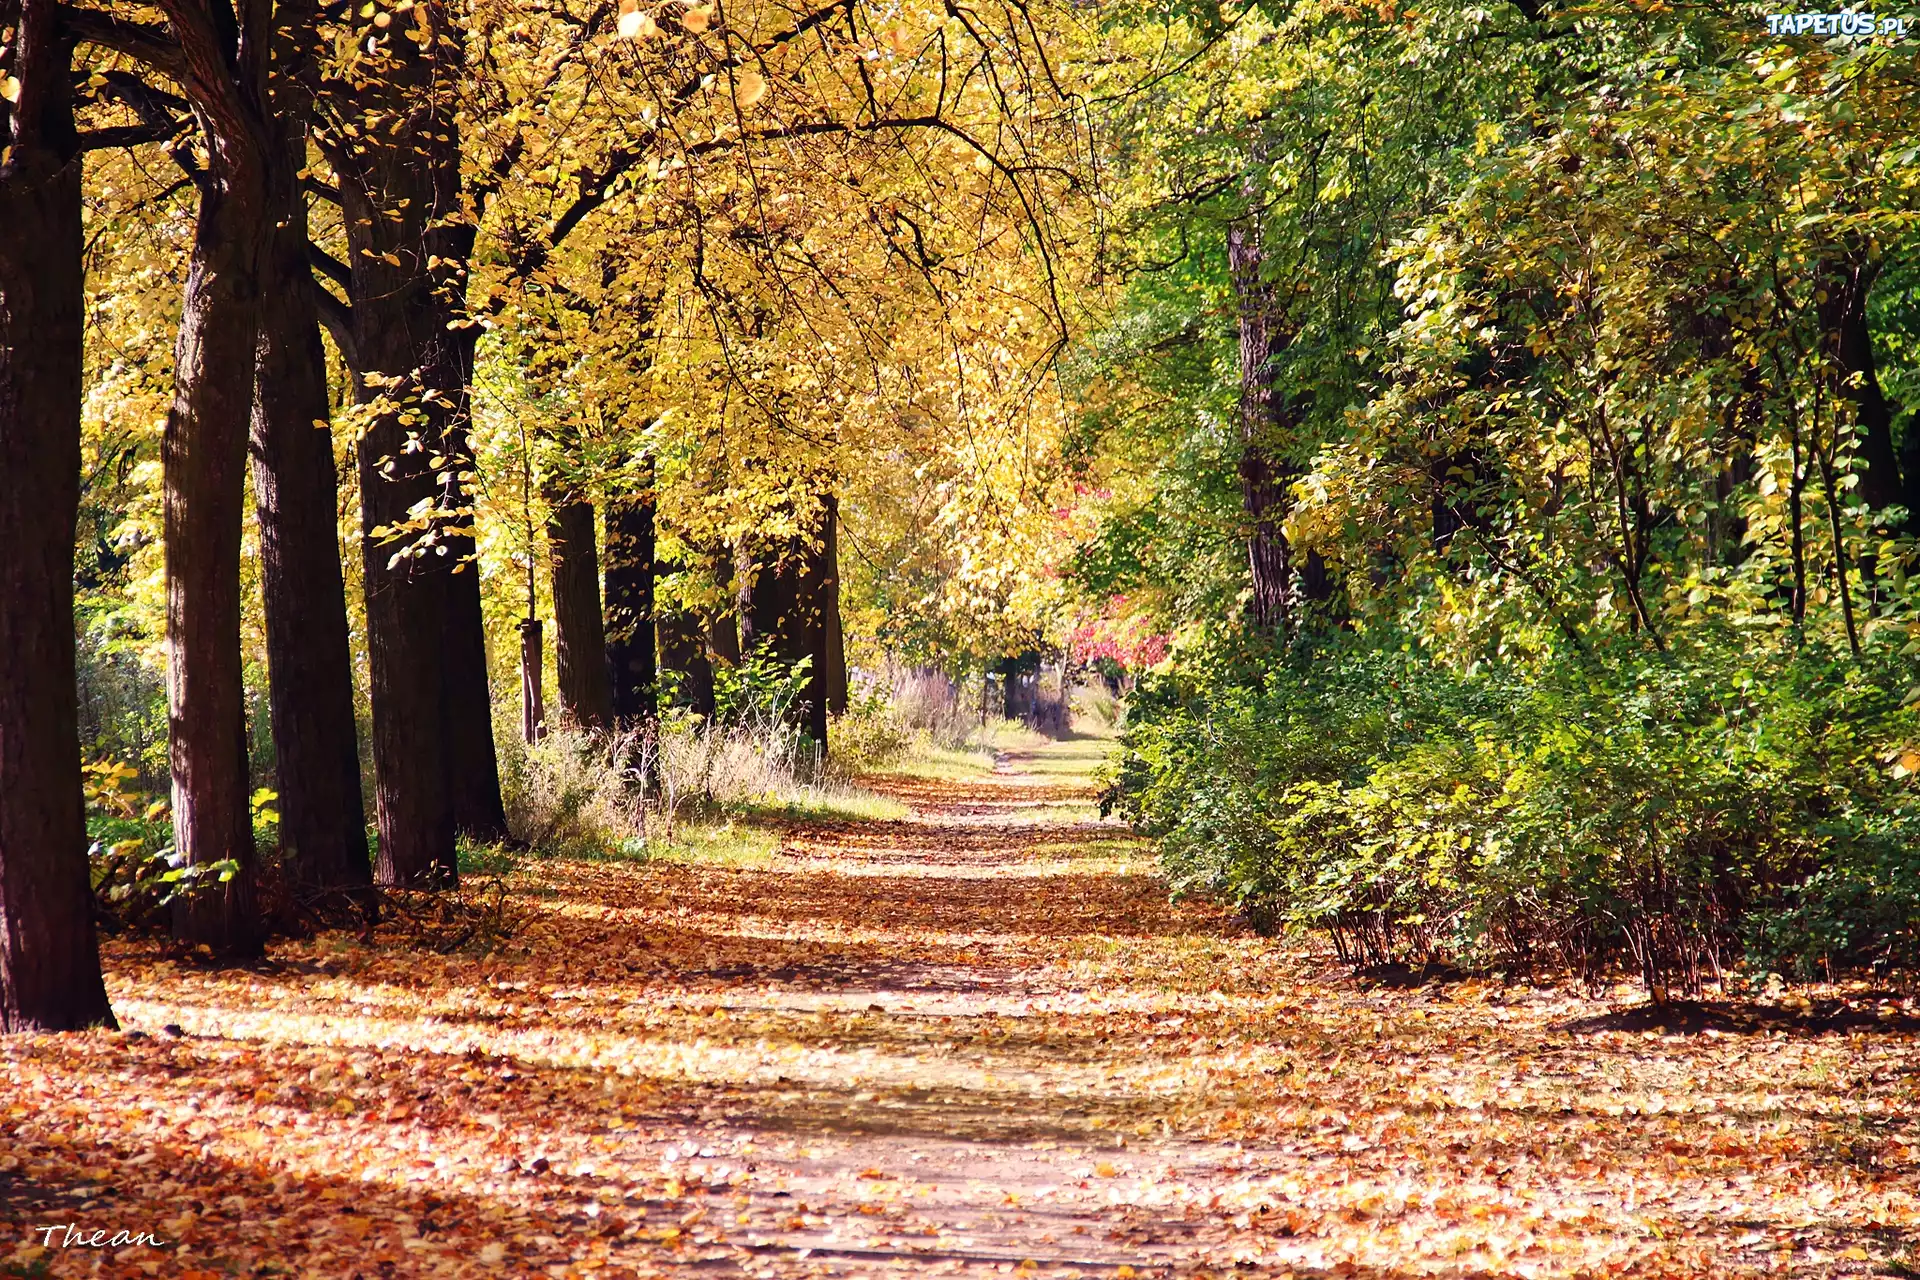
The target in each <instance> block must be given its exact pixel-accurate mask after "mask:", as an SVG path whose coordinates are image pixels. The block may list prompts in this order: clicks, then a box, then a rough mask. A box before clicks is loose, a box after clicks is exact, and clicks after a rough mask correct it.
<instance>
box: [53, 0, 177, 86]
mask: <svg viewBox="0 0 1920 1280" xmlns="http://www.w3.org/2000/svg"><path fill="white" fill-rule="evenodd" d="M60 18H61V21H62V22H63V23H64V24H65V25H66V28H67V30H68V31H69V32H71V33H72V34H73V36H74V38H75V39H77V40H79V41H80V42H81V43H82V44H97V45H99V46H100V47H101V48H102V49H111V50H113V51H114V52H115V53H124V54H126V55H127V56H128V57H129V58H132V59H133V60H134V61H135V62H138V63H140V64H141V65H142V66H145V67H149V68H151V69H153V70H155V71H158V72H159V73H160V74H162V75H164V76H166V77H167V78H168V79H170V80H174V81H183V80H185V79H186V78H187V56H186V54H185V52H183V51H182V50H181V48H180V43H179V41H177V40H175V39H174V38H173V37H172V35H170V34H169V33H168V32H167V31H166V29H165V28H163V27H150V26H147V25H146V24H145V23H140V22H128V21H127V20H126V19H125V18H116V17H114V16H113V15H112V14H108V13H102V12H100V11H99V10H98V9H82V8H71V7H69V8H63V9H62V10H61V13H60Z"/></svg>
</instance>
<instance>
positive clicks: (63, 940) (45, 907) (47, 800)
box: [0, 0, 114, 1031]
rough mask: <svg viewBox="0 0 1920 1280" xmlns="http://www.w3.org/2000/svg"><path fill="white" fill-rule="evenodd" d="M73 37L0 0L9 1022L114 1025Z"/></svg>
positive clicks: (1, 810)
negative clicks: (97, 721)
mask: <svg viewBox="0 0 1920 1280" xmlns="http://www.w3.org/2000/svg"><path fill="white" fill-rule="evenodd" d="M72 52H73V36H72V34H71V33H70V32H69V31H67V30H64V29H63V26H62V22H61V18H60V13H59V6H58V5H56V4H54V3H52V2H51V0H6V2H5V3H0V226H4V227H6V228H7V231H6V234H5V235H4V236H0V546H4V547H5V548H6V551H5V553H4V554H0V653H3V654H5V660H4V661H0V1031H18V1030H29V1029H44V1030H66V1029H69V1028H74V1027H86V1026H99V1025H105V1026H112V1025H114V1021H113V1014H112V1012H111V1011H110V1010H109V1009H108V1007H107V993H106V988H105V986H104V984H103V983H102V981H101V977H100V956H99V950H98V946H97V944H96V942H95V938H94V926H93V913H92V902H91V899H90V895H89V892H88V879H87V863H86V844H87V838H86V826H85V822H84V815H83V807H82V800H81V791H80V773H79V760H80V746H79V741H78V735H77V730H76V724H75V714H76V713H75V704H74V703H75V697H74V637H73V561H74V546H73V535H74V520H75V513H76V509H77V506H78V502H79V483H80V402H81V389H82V388H81V327H82V320H83V311H82V281H81V235H82V231H81V187H80V181H81V174H80V150H81V143H80V139H79V137H78V135H77V131H76V129H75V126H74V117H73V100H72V82H71V65H72Z"/></svg>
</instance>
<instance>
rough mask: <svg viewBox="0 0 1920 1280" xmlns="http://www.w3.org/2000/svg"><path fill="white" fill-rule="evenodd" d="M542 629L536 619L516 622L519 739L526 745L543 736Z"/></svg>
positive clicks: (545, 703)
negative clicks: (518, 665) (518, 625)
mask: <svg viewBox="0 0 1920 1280" xmlns="http://www.w3.org/2000/svg"><path fill="white" fill-rule="evenodd" d="M543 630H544V628H543V627H542V626H541V625H540V619H538V618H522V619H521V620H520V740H521V741H522V742H524V743H526V744H527V745H528V746H532V745H533V744H534V743H536V742H538V741H540V739H542V738H544V737H546V736H547V695H546V691H545V688H544V685H545V683H546V678H545V677H546V671H545V665H546V658H545V657H544V655H543V654H542V652H541V650H542V645H541V632H542V631H543Z"/></svg>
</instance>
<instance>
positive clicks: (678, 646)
mask: <svg viewBox="0 0 1920 1280" xmlns="http://www.w3.org/2000/svg"><path fill="white" fill-rule="evenodd" d="M659 632H660V665H661V667H663V668H664V669H666V670H668V671H677V672H679V673H680V674H681V675H682V676H683V677H685V679H684V680H683V681H682V682H681V684H680V697H681V699H682V700H684V702H685V704H686V705H687V706H689V707H691V708H693V710H694V711H695V712H697V713H699V714H700V715H702V716H704V717H706V718H707V719H709V720H711V719H712V718H713V714H714V712H715V711H716V710H718V708H717V706H716V705H715V698H714V688H713V663H712V661H711V660H710V659H709V658H708V657H707V649H706V645H705V644H704V643H703V641H702V638H701V635H700V627H699V625H698V623H697V622H696V621H695V620H694V619H693V618H690V617H688V616H687V615H686V614H684V613H674V614H663V615H661V618H660V622H659Z"/></svg>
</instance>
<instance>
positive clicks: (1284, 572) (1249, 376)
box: [1227, 222, 1293, 632]
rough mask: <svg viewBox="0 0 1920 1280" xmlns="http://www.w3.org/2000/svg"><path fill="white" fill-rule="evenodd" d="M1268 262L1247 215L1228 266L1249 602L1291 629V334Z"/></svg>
mask: <svg viewBox="0 0 1920 1280" xmlns="http://www.w3.org/2000/svg"><path fill="white" fill-rule="evenodd" d="M1264 265H1265V254H1264V253H1263V251H1262V249H1261V245H1260V231H1259V228H1258V226H1257V225H1254V224H1251V223H1248V222H1240V223H1235V224H1234V225H1233V226H1232V227H1230V228H1228V231H1227V268H1228V273H1229V275H1230V276H1231V277H1232V280H1233V289H1234V295H1235V299H1236V303H1237V306H1238V310H1239V329H1240V439H1241V453H1240V494H1241V500H1242V503H1243V505H1244V508H1245V511H1246V515H1247V522H1248V529H1247V568H1248V570H1249V572H1250V574H1251V577H1252V584H1253V598H1252V601H1251V602H1250V605H1249V610H1250V613H1251V615H1252V620H1253V624H1254V626H1256V627H1258V628H1259V629H1261V630H1263V631H1278V632H1285V631H1287V630H1288V629H1289V628H1290V627H1291V625H1292V616H1291V611H1290V609H1289V594H1290V589H1291V586H1292V581H1291V579H1292V552H1291V548H1289V547H1288V545H1287V536H1286V533H1285V531H1284V529H1283V527H1282V526H1283V524H1284V522H1285V520H1286V512H1287V502H1288V497H1287V489H1288V486H1289V485H1290V483H1291V482H1292V480H1293V476H1292V474H1291V473H1290V472H1289V470H1288V468H1287V466H1286V464H1285V463H1284V462H1283V461H1282V460H1281V453H1280V450H1281V449H1283V448H1284V446H1285V444H1286V443H1287V438H1286V437H1287V434H1288V429H1289V428H1290V427H1291V426H1292V425H1293V424H1292V423H1291V421H1290V415H1289V414H1288V412H1287V407H1286V403H1285V399H1284V397H1283V396H1282V394H1281V393H1280V391H1279V389H1278V388H1277V387H1276V386H1275V385H1274V382H1275V377H1276V370H1275V368H1274V361H1275V359H1276V358H1278V356H1279V355H1280V354H1281V353H1282V352H1284V351H1285V350H1286V348H1287V345H1288V342H1289V340H1290V335H1289V334H1287V332H1286V331H1285V328H1284V326H1283V324H1282V322H1281V317H1280V316H1279V314H1278V306H1277V304H1276V301H1275V299H1274V297H1273V287H1272V285H1271V284H1270V283H1268V282H1267V281H1266V280H1264V279H1263V278H1262V274H1261V273H1262V270H1263V267H1264Z"/></svg>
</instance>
